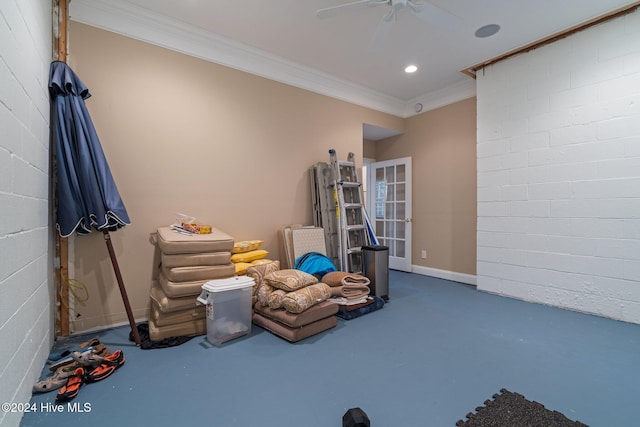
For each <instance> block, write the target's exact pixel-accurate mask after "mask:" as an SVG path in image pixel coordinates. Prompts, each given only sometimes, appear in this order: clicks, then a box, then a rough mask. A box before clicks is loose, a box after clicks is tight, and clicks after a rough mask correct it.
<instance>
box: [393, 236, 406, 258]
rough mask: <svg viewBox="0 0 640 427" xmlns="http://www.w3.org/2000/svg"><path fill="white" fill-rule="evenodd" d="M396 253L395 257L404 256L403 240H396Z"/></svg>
mask: <svg viewBox="0 0 640 427" xmlns="http://www.w3.org/2000/svg"><path fill="white" fill-rule="evenodd" d="M395 243H396V255H395V256H397V257H400V258H404V240H396V242H395Z"/></svg>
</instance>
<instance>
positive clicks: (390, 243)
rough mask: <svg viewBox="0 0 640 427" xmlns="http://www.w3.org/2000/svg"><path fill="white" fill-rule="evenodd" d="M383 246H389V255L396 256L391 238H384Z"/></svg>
mask: <svg viewBox="0 0 640 427" xmlns="http://www.w3.org/2000/svg"><path fill="white" fill-rule="evenodd" d="M386 242H387V243H386V244H385V246H387V247H388V248H389V256H396V246H395V244H394V242H393V240H386Z"/></svg>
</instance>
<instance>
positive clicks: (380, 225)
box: [376, 221, 384, 236]
mask: <svg viewBox="0 0 640 427" xmlns="http://www.w3.org/2000/svg"><path fill="white" fill-rule="evenodd" d="M376 236H384V221H376Z"/></svg>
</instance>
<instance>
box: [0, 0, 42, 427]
mask: <svg viewBox="0 0 640 427" xmlns="http://www.w3.org/2000/svg"><path fill="white" fill-rule="evenodd" d="M51 33H52V15H51V2H50V1H41V0H2V1H0V343H2V344H0V384H1V385H2V386H0V402H28V401H29V399H30V397H31V389H32V387H33V383H34V382H35V381H36V380H37V379H38V377H39V376H40V372H41V370H42V367H43V365H44V362H45V360H46V357H47V355H48V353H49V349H50V348H51V344H52V342H53V336H54V331H53V329H54V327H55V326H54V317H53V309H52V307H53V306H54V301H55V297H54V296H55V287H54V285H53V279H52V273H51V272H52V270H53V268H52V256H51V252H52V249H51V245H52V241H53V240H52V238H51V232H50V227H49V223H50V208H49V199H50V197H49V191H50V190H49V97H48V92H47V84H48V70H49V64H50V62H51V52H52V35H51ZM21 416H22V415H21V414H20V413H19V412H17V413H16V412H5V411H1V412H0V425H2V426H17V425H19V422H20V419H21Z"/></svg>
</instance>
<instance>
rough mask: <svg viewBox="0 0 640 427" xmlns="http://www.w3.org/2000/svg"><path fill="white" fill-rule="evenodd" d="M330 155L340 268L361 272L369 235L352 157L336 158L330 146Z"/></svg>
mask: <svg viewBox="0 0 640 427" xmlns="http://www.w3.org/2000/svg"><path fill="white" fill-rule="evenodd" d="M329 158H330V166H331V172H332V176H333V183H332V187H333V191H334V199H335V203H336V217H337V220H338V228H339V233H338V257H339V259H340V267H341V269H342V270H343V271H348V272H351V273H362V272H363V270H364V268H363V259H362V247H363V246H366V245H370V244H371V236H370V226H369V224H368V217H367V212H366V210H365V207H364V195H363V191H362V183H361V182H360V181H359V180H358V173H357V169H356V163H355V156H354V154H353V153H349V155H348V156H347V160H346V161H342V160H338V156H337V153H336V151H335V150H333V149H331V150H329Z"/></svg>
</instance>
